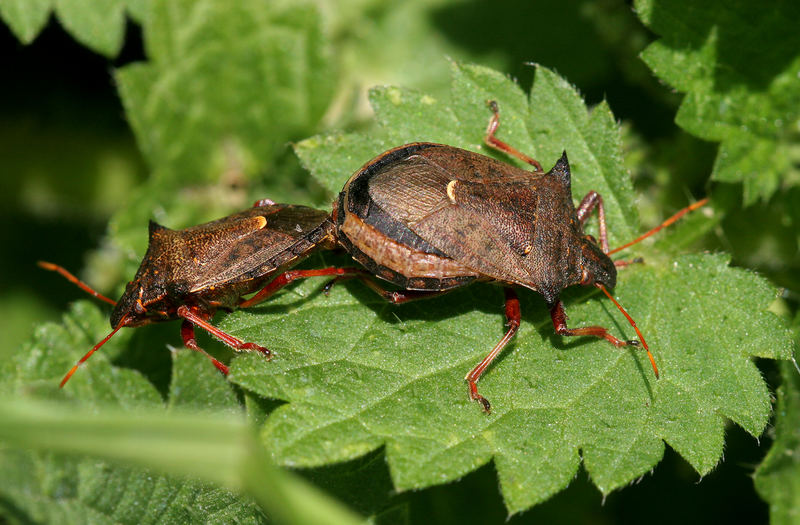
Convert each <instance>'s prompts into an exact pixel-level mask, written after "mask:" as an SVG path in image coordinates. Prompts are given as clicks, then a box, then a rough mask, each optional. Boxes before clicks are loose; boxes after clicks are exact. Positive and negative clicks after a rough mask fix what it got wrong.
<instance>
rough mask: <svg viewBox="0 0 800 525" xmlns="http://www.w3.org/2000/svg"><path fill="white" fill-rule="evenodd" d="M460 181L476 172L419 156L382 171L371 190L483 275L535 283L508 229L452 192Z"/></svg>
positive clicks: (444, 249) (423, 234)
mask: <svg viewBox="0 0 800 525" xmlns="http://www.w3.org/2000/svg"><path fill="white" fill-rule="evenodd" d="M454 180H455V181H456V185H457V184H458V182H459V181H465V182H472V181H474V180H475V177H474V176H470V177H468V178H466V179H463V178H459V177H458V176H457V175H455V174H453V173H451V172H449V171H447V170H446V169H444V168H443V167H442V166H440V165H438V164H436V163H434V162H431V161H430V160H429V159H427V158H425V157H423V156H419V155H414V156H411V157H409V158H407V159H405V160H404V161H402V162H397V163H394V164H392V165H390V166H388V167H387V168H385V169H384V171H382V172H381V173H379V174H377V175H376V176H375V177H374V178H373V180H372V183H371V185H370V190H369V191H370V196H371V197H372V199H373V201H374V202H375V204H377V205H379V206H380V207H381V208H382V209H383V210H384V211H386V213H388V214H389V215H391V216H392V217H394V218H395V219H397V220H398V221H400V222H402V223H403V224H405V225H406V226H407V227H408V228H409V229H410V230H412V231H413V232H414V233H416V234H417V235H419V236H420V237H422V238H423V239H424V240H425V241H427V242H428V243H430V244H431V245H432V246H434V247H435V248H436V249H438V250H440V251H441V252H442V253H444V254H446V255H447V256H448V257H450V258H452V259H454V260H456V261H458V262H459V263H461V264H463V265H465V266H467V267H469V268H471V269H473V270H475V271H477V272H479V273H481V274H483V275H487V276H490V277H492V278H494V279H497V280H500V281H505V282H511V283H520V284H521V283H528V284H526V286H528V287H530V282H531V276H530V274H529V273H528V271H527V270H526V266H525V265H524V264H523V263H522V260H521V257H520V256H519V254H517V253H516V252H515V251H514V250H513V249H512V248H511V246H510V245H509V243H508V240H507V239H505V237H504V236H503V234H502V232H500V231H499V230H498V229H497V228H496V227H495V226H494V225H493V224H491V223H490V222H489V221H487V220H486V219H485V218H484V216H483V215H481V214H478V213H475V212H474V211H472V210H470V209H467V208H464V207H461V206H459V204H458V200H457V199H456V201H455V202H453V201H452V200H451V198H450V196H448V184H450V183H451V182H452V181H454ZM451 191H452V190H451ZM443 225H445V227H442V226H443Z"/></svg>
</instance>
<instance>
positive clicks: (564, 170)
mask: <svg viewBox="0 0 800 525" xmlns="http://www.w3.org/2000/svg"><path fill="white" fill-rule="evenodd" d="M489 106H490V108H491V110H492V113H493V115H492V117H491V119H490V122H489V126H488V128H487V130H486V134H485V137H484V140H485V143H486V144H487V145H488V146H490V147H492V148H495V149H498V150H500V151H503V152H505V153H507V154H509V155H513V156H515V157H517V158H519V159H521V160H523V161H524V162H526V163H528V164H530V165H532V166H533V168H534V169H533V171H532V172H531V171H525V170H522V169H519V168H517V167H515V166H512V165H510V164H507V163H503V162H500V161H497V160H495V159H493V158H490V157H486V156H484V155H480V154H477V153H473V152H471V151H467V150H462V149H459V148H455V147H452V146H446V145H443V144H435V143H426V142H417V143H412V144H406V145H404V146H400V147H397V148H394V149H391V150H389V151H386V152H384V153H382V154H381V155H379V156H378V157H376V158H374V159H372V160H370V161H369V162H367V163H366V164H365V165H364V166H363V167H362V168H361V169H359V170H358V171H357V172H356V173H355V174H353V175H352V176H351V177H350V179H349V180H348V181H347V183H346V184H345V186H344V188H343V189H342V191H341V193H340V194H339V199H338V201H337V202H336V203H335V205H334V211H333V214H332V217H333V220H334V222H335V224H336V236H337V240H338V242H339V244H340V245H341V246H343V247H344V248H345V250H347V251H348V253H350V255H351V256H352V257H353V258H354V259H355V260H356V261H357V262H359V263H360V264H361V265H362V266H364V268H366V270H367V272H364V271H361V272H358V271H355V272H352V273H351V274H350V275H343V276H341V277H339V278H340V279H341V278H350V277H353V276H355V277H358V278H360V279H362V280H363V281H365V282H366V284H367V285H368V286H369V287H370V288H372V289H373V290H375V291H377V292H378V293H380V294H381V295H382V296H383V297H384V298H386V299H388V300H389V301H391V302H393V303H402V302H405V301H408V300H412V299H418V298H422V297H430V296H433V295H437V294H441V293H444V292H447V291H449V290H452V289H454V288H456V287H460V286H464V285H467V284H470V283H473V282H476V281H489V282H495V283H499V284H501V285H503V286H504V288H505V315H506V319H507V321H508V323H507V326H508V330H507V331H506V333H505V335H504V336H503V337H502V339H501V340H500V341H499V342H498V343H497V344H496V345H495V346H494V348H493V349H492V350H491V352H489V354H488V355H487V356H486V357H485V358H484V359H483V360H482V361H481V362H480V363H479V364H478V365H477V366H475V368H473V369H472V370H471V371H470V372H469V373H468V374H467V376H466V377H465V380H466V381H467V383H468V384H469V393H470V398H471V399H473V400H476V401H478V402H480V403H481V404H482V406H483V408H484V410H485V411H486V412H489V410H490V404H489V402H488V401H487V400H486V398H484V397H483V396H481V395H480V394H479V393H478V386H477V382H478V379H479V378H480V377H481V374H483V372H484V371H485V370H486V369H487V368H488V366H489V365H490V364H491V362H492V361H493V360H494V359H495V358H496V357H497V355H498V354H499V353H500V352H501V351H502V350H503V348H504V347H505V346H506V344H507V343H508V342H509V341H510V340H511V338H512V337H513V336H514V334H515V333H516V331H517V329H518V328H519V325H520V320H521V314H520V306H519V300H518V298H517V295H516V292H515V291H514V287H524V288H528V289H530V290H533V291H536V292H538V293H539V294H540V295H542V297H543V298H544V300H545V302H546V303H547V306H548V309H549V310H550V316H551V319H552V323H553V327H554V329H555V331H556V333H558V334H560V335H563V336H593V337H599V338H602V339H605V340H606V341H608V342H610V343H611V344H613V345H615V346H639V345H640V344H641V346H643V347H644V349H645V350H646V351H647V356H648V358H649V359H650V363H651V365H652V367H653V371H654V373H655V375H656V377H658V368H657V366H656V362H655V359H654V358H653V355H652V354H651V353H650V350H649V348H648V346H647V343H646V342H645V340H644V337H643V336H642V334H641V332H640V331H639V328H638V327H637V326H636V323H635V322H634V321H633V319H632V318H631V316H630V315H628V313H627V312H626V311H625V310H624V309H623V308H622V306H621V305H620V304H619V303H617V301H616V300H615V299H614V298H613V297H612V295H611V294H610V293H609V292H608V290H607V288H613V287H614V286H615V284H616V281H617V266H624V265H625V264H628V262H627V261H622V262H620V261H618V262H616V263H615V262H614V261H612V260H611V259H610V257H609V255H610V254H612V253H615V252H617V251H619V250H620V249H622V248H625V247H628V246H629V245H630V244H633V243H635V242H639V241H640V240H642V239H644V238H645V237H648V236H650V235H652V234H654V233H655V232H656V231H658V230H660V229H661V228H663V227H664V226H667V225H668V224H671V223H672V222H674V221H675V220H677V219H678V218H679V217H680V216H682V215H683V214H685V213H687V212H689V211H691V210H693V209H696V208H698V207H700V206H702V205H703V204H705V203H706V201H707V200H705V199H704V200H702V201H699V202H697V203H695V204H693V205H691V206H689V207H687V208H686V209H684V210H681V211H680V212H679V213H677V214H676V215H675V216H673V217H672V218H670V219H669V220H667V221H665V222H664V223H663V224H662V225H661V226H659V227H657V228H654V229H653V230H651V231H649V232H647V233H645V234H644V235H642V236H641V237H639V238H638V239H636V240H635V241H633V242H632V243H630V244H627V245H625V246H623V247H620V248H618V249H616V250H609V247H608V236H607V230H606V221H605V209H604V206H603V199H602V198H601V196H600V195H599V194H598V193H597V192H595V191H591V192H589V193H588V194H587V195H586V196H585V197H584V198H583V199H582V200H581V202H580V204H579V205H578V206H577V207H576V206H575V205H574V204H573V201H572V190H571V177H572V174H571V171H570V166H569V162H568V161H567V155H566V152H565V153H564V154H563V155H562V157H561V158H560V159H559V160H558V161H557V162H556V164H555V166H553V168H552V169H551V170H550V171H548V172H547V173H545V172H544V170H542V167H541V165H540V164H539V162H537V161H536V160H535V159H533V158H531V157H529V156H527V155H525V154H523V153H521V152H519V151H517V150H516V149H514V148H513V147H512V146H510V145H508V144H506V143H505V142H503V141H501V140H499V139H498V138H497V137H496V131H497V129H498V126H499V113H498V108H497V104H496V103H494V102H489ZM595 210H596V211H597V215H598V220H599V240H598V239H595V238H594V237H592V236H590V235H587V234H586V233H585V232H584V230H583V226H584V223H585V222H586V220H587V218H588V217H589V214H590V213H591V212H592V211H595ZM370 275H375V276H377V277H379V278H380V279H383V280H385V281H389V282H391V283H393V284H395V285H397V286H399V287H400V288H401V290H398V291H387V290H384V289H383V287H382V286H380V285H379V284H378V283H377V282H376V281H374V280H372V279H371V278H370ZM573 285H591V286H595V287H597V288H598V289H600V290H601V291H602V292H603V293H604V294H605V295H606V296H608V298H609V299H611V301H612V302H613V303H614V304H615V305H616V306H617V307H618V308H619V309H620V311H621V312H622V313H623V314H624V315H625V317H626V318H627V319H628V321H629V322H630V324H631V326H632V327H633V328H634V330H635V331H636V334H637V335H638V337H639V340H638V341H637V340H623V339H619V338H617V337H615V336H614V335H612V334H611V333H610V332H609V331H608V330H607V329H606V328H604V327H602V326H585V327H578V328H569V327H568V326H567V316H566V313H565V311H564V305H563V303H562V301H561V299H560V298H559V295H560V293H561V291H562V290H563V289H565V288H567V287H569V286H573ZM640 342H641V343H640Z"/></svg>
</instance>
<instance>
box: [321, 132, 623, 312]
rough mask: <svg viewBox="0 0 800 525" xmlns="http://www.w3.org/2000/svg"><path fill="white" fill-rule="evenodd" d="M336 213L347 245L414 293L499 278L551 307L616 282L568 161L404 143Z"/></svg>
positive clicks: (370, 167) (353, 187)
mask: <svg viewBox="0 0 800 525" xmlns="http://www.w3.org/2000/svg"><path fill="white" fill-rule="evenodd" d="M335 216H336V223H337V230H338V234H339V242H340V244H341V245H342V246H344V247H345V249H347V250H348V251H349V252H350V253H351V254H352V255H353V257H354V258H355V259H356V260H357V261H359V262H360V263H361V264H363V265H364V266H365V267H366V268H367V269H368V270H370V271H371V272H373V273H374V274H375V275H377V276H379V277H381V278H384V279H386V280H389V281H392V282H394V283H395V284H398V285H400V286H402V287H404V288H407V289H424V290H445V289H448V288H452V287H455V286H460V285H463V284H466V283H467V282H470V281H473V280H476V279H482V280H493V281H498V282H501V283H505V284H511V285H519V286H524V287H526V288H530V289H532V290H535V291H538V292H539V293H541V294H542V295H543V296H544V298H545V300H546V301H547V302H548V303H549V304H553V303H554V302H555V301H557V299H558V294H559V293H560V291H561V290H563V289H564V288H566V287H568V286H571V285H574V284H579V283H581V282H583V281H584V278H585V277H586V275H589V276H591V277H592V279H593V281H596V282H601V283H603V284H605V285H607V286H609V287H613V286H614V284H615V283H616V269H615V267H614V264H613V262H612V261H611V260H610V259H609V258H608V256H606V255H605V254H604V253H603V252H602V250H601V249H600V248H599V247H598V246H597V244H596V243H594V242H593V241H592V240H590V239H588V238H587V237H586V235H585V234H584V233H583V230H582V227H581V224H580V222H579V221H578V218H577V215H576V212H575V207H574V204H573V202H572V193H571V187H570V171H569V164H568V162H567V159H566V155H564V156H563V157H562V158H561V159H560V160H559V161H558V162H557V163H556V165H555V166H554V167H553V169H551V170H550V171H549V172H547V173H536V172H533V173H532V172H529V171H525V170H522V169H519V168H516V167H514V166H512V165H510V164H506V163H503V162H499V161H497V160H494V159H492V158H489V157H486V156H484V155H479V154H477V153H473V152H470V151H466V150H462V149H459V148H454V147H452V146H445V145H442V144H433V143H413V144H407V145H405V146H400V147H399V148H395V149H393V150H389V151H387V152H385V153H383V154H382V155H380V156H378V157H377V158H375V159H373V160H371V161H369V162H368V163H367V164H365V165H364V166H363V167H362V168H361V169H360V170H359V171H358V172H356V173H355V174H354V175H353V176H352V177H351V178H350V180H349V181H348V182H347V184H346V185H345V187H344V189H343V191H342V192H341V194H340V196H339V201H338V206H337V211H336V214H335ZM381 246H383V248H380V247H381ZM421 262H424V263H425V264H423V265H422V266H423V269H421V268H420V266H421ZM429 262H430V263H431V264H428V263H429ZM428 266H430V267H431V268H433V270H431V271H429V270H427V269H425V268H427V267H428Z"/></svg>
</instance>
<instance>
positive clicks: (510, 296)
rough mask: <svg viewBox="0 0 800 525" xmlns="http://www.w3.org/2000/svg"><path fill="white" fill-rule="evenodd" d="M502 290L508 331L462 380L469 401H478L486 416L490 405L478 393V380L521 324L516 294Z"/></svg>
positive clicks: (506, 289)
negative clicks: (467, 390) (467, 391)
mask: <svg viewBox="0 0 800 525" xmlns="http://www.w3.org/2000/svg"><path fill="white" fill-rule="evenodd" d="M504 290H505V295H506V306H505V310H506V320H507V323H506V326H508V330H507V331H506V333H505V335H504V336H503V338H502V339H500V341H499V342H498V343H497V344H496V345H495V346H494V348H492V351H491V352H489V354H488V355H487V356H486V357H484V358H483V361H481V362H480V363H478V366H476V367H475V368H473V369H472V370H471V371H470V372H469V374H467V376H466V377H465V378H464V380H465V381H466V382H467V383H468V384H469V397H470V399H472V400H474V401H478V402H479V403H480V404H481V405H483V410H484V412H486V413H487V414H488V413H489V412H491V409H492V405H491V404H489V400H488V399H486V398H485V397H483V396H482V395H480V394H479V393H478V379H480V378H481V374H483V372H484V371H485V370H486V369H487V368H488V367H489V365H490V364H491V363H492V361H494V359H495V358H496V357H497V356H498V355H499V354H500V352H502V351H503V348H505V346H506V345H507V344H508V342H509V341H510V340H511V338H512V337H514V334H516V333H517V330H519V325H520V323H521V322H522V314H521V311H520V308H519V298H518V297H517V293H516V292H515V291H514V289H513V288H505V289H504Z"/></svg>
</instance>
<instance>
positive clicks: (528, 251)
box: [522, 244, 533, 255]
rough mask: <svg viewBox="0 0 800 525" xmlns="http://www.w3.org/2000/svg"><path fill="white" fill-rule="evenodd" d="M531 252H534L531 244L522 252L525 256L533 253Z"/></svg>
mask: <svg viewBox="0 0 800 525" xmlns="http://www.w3.org/2000/svg"><path fill="white" fill-rule="evenodd" d="M531 250H533V245H531V244H529V245H527V246H525V248H524V249H523V250H522V253H523V254H524V255H528V254H529V253H531Z"/></svg>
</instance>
